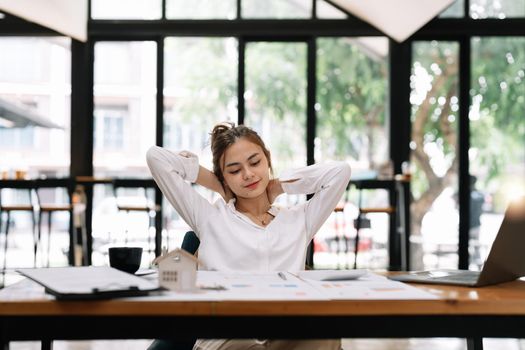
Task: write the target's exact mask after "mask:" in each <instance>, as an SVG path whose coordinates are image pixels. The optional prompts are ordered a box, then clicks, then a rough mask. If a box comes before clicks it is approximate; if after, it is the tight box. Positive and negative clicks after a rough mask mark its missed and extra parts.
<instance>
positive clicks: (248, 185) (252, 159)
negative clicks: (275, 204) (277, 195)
mask: <svg viewBox="0 0 525 350" xmlns="http://www.w3.org/2000/svg"><path fill="white" fill-rule="evenodd" d="M223 157H224V162H223V163H222V164H223V169H222V173H223V176H224V181H225V182H226V185H228V187H229V188H230V190H231V191H232V192H233V193H235V195H236V196H237V197H242V198H256V197H258V196H260V195H261V194H263V193H265V192H266V187H267V186H268V182H269V181H270V169H269V167H268V159H267V158H266V156H265V155H264V152H263V150H262V148H261V147H260V146H259V145H257V144H255V143H253V142H250V141H248V140H247V139H244V138H241V139H239V140H238V141H237V142H235V143H234V144H232V145H231V146H230V147H228V148H227V149H226V152H224V156H223Z"/></svg>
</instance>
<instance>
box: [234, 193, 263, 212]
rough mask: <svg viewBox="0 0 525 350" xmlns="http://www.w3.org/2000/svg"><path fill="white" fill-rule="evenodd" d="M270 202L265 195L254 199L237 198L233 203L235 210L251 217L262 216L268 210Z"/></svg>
mask: <svg viewBox="0 0 525 350" xmlns="http://www.w3.org/2000/svg"><path fill="white" fill-rule="evenodd" d="M270 206H271V204H270V201H269V199H268V196H267V195H266V193H265V194H263V195H261V196H259V197H256V198H239V197H237V200H236V202H235V208H236V209H237V210H238V211H240V212H243V213H250V214H253V215H261V214H264V213H266V212H267V211H268V209H270Z"/></svg>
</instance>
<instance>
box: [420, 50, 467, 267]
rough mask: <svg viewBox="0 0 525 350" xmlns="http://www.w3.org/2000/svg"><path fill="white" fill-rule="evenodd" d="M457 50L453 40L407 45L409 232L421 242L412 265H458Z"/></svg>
mask: <svg viewBox="0 0 525 350" xmlns="http://www.w3.org/2000/svg"><path fill="white" fill-rule="evenodd" d="M458 54H459V44H458V43H457V42H447V41H429V42H416V43H414V45H413V63H412V75H411V77H410V86H411V95H410V103H411V104H412V139H411V141H410V149H411V156H410V160H411V164H412V171H411V172H412V174H413V175H412V183H411V190H412V196H413V201H412V204H411V220H412V222H411V235H412V236H413V237H419V238H420V239H419V241H421V242H422V246H418V245H412V247H413V252H414V254H413V255H412V261H411V263H412V266H411V267H412V268H413V269H418V268H423V267H425V268H436V267H438V268H444V267H447V268H457V266H458V260H457V258H458V256H457V248H458V237H459V233H458V232H459V231H458V204H457V198H458V194H457V193H458V158H457V156H456V155H457V145H458V143H457V138H458V133H457V129H458V128H457V125H458V122H457V121H458V110H459V99H458V88H459V85H458V69H459V64H458ZM414 241H418V240H417V239H414Z"/></svg>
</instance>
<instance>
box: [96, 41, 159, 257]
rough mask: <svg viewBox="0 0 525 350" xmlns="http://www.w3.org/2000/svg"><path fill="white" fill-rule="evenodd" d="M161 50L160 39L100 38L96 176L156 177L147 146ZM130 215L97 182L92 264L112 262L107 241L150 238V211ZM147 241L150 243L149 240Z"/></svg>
mask: <svg viewBox="0 0 525 350" xmlns="http://www.w3.org/2000/svg"><path fill="white" fill-rule="evenodd" d="M156 54H157V47H156V43H155V42H151V41H136V42H97V43H95V77H94V119H95V120H94V124H95V125H94V140H93V141H94V150H93V168H94V174H95V176H97V177H110V178H112V177H128V178H129V177H150V176H151V175H150V172H149V170H148V168H147V165H146V151H147V150H148V148H149V147H151V146H152V145H154V144H155V132H156V108H155V96H156V68H157V67H156V62H157V59H156ZM126 197H127V198H126V199H127V200H128V202H129V205H136V204H139V203H143V200H144V195H143V194H142V193H140V190H139V189H132V190H130V191H129V193H128V194H127V195H126ZM150 198H151V197H150ZM128 214H129V215H126V213H125V212H123V211H118V209H117V207H116V200H115V198H114V194H113V191H112V188H111V186H102V185H101V186H95V189H94V198H93V220H92V222H93V237H94V244H95V249H94V250H95V251H94V253H93V256H92V258H93V264H95V265H97V264H107V257H105V254H106V253H107V245H108V244H112V243H113V244H115V243H117V244H121V245H122V244H123V242H126V239H129V240H130V242H132V244H142V243H144V242H145V241H146V238H147V236H148V232H149V230H148V227H149V220H148V216H147V214H146V215H145V213H142V212H132V213H128ZM143 246H144V248H150V247H148V245H147V243H144V245H143ZM143 256H144V257H145V258H146V257H148V256H149V255H148V254H144V255H143Z"/></svg>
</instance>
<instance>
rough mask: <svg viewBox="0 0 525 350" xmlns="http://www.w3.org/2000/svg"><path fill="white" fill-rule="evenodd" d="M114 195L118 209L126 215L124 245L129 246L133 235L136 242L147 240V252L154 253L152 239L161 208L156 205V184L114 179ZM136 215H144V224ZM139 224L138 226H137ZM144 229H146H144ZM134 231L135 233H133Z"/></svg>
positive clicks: (146, 181) (143, 180) (140, 180)
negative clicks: (156, 217)
mask: <svg viewBox="0 0 525 350" xmlns="http://www.w3.org/2000/svg"><path fill="white" fill-rule="evenodd" d="M113 193H114V196H115V201H116V204H117V209H118V210H119V212H120V211H122V212H125V213H126V217H125V219H124V220H123V225H124V228H123V230H124V244H125V245H127V244H128V241H129V240H130V236H131V234H134V235H135V237H134V239H135V240H138V241H141V240H142V239H144V238H147V247H146V248H145V250H147V251H148V252H150V253H154V251H155V248H154V247H152V244H151V241H152V237H155V216H156V215H158V213H159V212H160V207H158V206H157V205H156V204H155V200H154V193H155V184H154V182H153V180H149V179H114V180H113ZM134 213H142V214H144V219H145V221H144V223H142V219H141V222H139V221H138V220H136V221H135V219H138V218H137V217H136V216H133V214H134ZM135 224H137V225H135ZM143 228H144V229H143ZM132 230H133V232H131V231H132Z"/></svg>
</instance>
